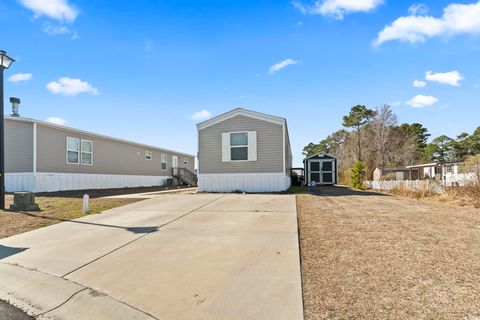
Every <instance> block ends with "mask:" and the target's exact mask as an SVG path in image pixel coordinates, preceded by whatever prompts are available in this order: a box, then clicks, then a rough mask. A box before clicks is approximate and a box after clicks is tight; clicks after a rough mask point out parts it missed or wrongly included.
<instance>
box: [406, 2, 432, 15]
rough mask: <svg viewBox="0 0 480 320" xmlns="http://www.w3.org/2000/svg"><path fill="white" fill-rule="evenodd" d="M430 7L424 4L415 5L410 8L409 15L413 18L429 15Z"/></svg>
mask: <svg viewBox="0 0 480 320" xmlns="http://www.w3.org/2000/svg"><path fill="white" fill-rule="evenodd" d="M428 10H429V9H428V7H427V6H426V5H425V4H423V3H414V4H412V5H411V6H410V8H408V13H410V15H412V16H417V15H420V16H424V15H426V14H427V13H428Z"/></svg>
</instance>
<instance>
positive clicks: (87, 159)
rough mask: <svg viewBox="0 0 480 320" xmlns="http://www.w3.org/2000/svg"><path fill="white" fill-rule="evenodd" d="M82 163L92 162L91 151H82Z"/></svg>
mask: <svg viewBox="0 0 480 320" xmlns="http://www.w3.org/2000/svg"><path fill="white" fill-rule="evenodd" d="M82 164H92V154H91V153H82Z"/></svg>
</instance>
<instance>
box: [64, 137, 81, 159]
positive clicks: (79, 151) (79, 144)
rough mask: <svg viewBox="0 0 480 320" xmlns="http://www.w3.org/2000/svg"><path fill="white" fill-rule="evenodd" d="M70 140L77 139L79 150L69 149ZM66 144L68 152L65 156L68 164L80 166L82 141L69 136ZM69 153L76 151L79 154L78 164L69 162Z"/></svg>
mask: <svg viewBox="0 0 480 320" xmlns="http://www.w3.org/2000/svg"><path fill="white" fill-rule="evenodd" d="M68 139H75V140H77V141H78V150H70V149H68ZM65 143H66V146H67V148H66V150H67V152H66V154H65V157H66V161H67V164H76V165H79V164H80V157H81V152H82V150H81V149H82V148H81V142H80V139H78V138H74V137H68V136H67V137H66V141H65ZM69 151H72V152H73V151H75V152H77V153H78V157H77V159H78V160H77V162H70V161H68V152H69Z"/></svg>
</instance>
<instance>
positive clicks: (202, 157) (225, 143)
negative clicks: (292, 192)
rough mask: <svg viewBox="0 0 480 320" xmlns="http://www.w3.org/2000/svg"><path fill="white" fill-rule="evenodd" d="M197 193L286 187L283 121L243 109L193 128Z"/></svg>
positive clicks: (289, 156) (287, 170)
mask: <svg viewBox="0 0 480 320" xmlns="http://www.w3.org/2000/svg"><path fill="white" fill-rule="evenodd" d="M197 129H198V155H197V156H198V188H199V191H201V192H232V191H245V192H278V191H285V190H287V189H288V188H289V187H290V183H291V179H290V169H291V167H292V152H291V148H290V139H289V136H288V128H287V121H286V119H285V118H281V117H276V116H271V115H267V114H263V113H259V112H255V111H250V110H245V109H242V108H237V109H234V110H232V111H230V112H227V113H224V114H222V115H220V116H217V117H215V118H212V119H209V120H207V121H204V122H201V123H199V124H197Z"/></svg>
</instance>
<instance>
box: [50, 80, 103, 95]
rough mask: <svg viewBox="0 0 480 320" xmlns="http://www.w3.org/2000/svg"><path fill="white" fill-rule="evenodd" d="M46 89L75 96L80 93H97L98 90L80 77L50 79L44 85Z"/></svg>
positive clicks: (98, 92)
mask: <svg viewBox="0 0 480 320" xmlns="http://www.w3.org/2000/svg"><path fill="white" fill-rule="evenodd" d="M46 87H47V89H48V90H50V91H51V92H52V93H55V94H63V95H66V96H76V95H77V94H80V93H90V94H92V95H99V94H100V91H98V89H97V88H94V87H93V86H92V85H91V84H90V83H88V82H85V81H82V80H80V79H72V78H69V77H62V78H59V79H58V81H52V82H50V83H48V84H47V85H46Z"/></svg>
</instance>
